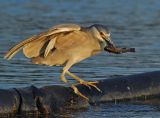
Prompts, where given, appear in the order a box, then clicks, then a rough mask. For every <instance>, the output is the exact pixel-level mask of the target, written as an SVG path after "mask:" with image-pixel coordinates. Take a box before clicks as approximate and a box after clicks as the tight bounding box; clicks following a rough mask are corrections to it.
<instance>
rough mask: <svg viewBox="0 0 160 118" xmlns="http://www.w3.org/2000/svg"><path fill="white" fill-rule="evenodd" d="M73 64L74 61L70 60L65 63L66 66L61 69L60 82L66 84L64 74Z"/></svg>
mask: <svg viewBox="0 0 160 118" xmlns="http://www.w3.org/2000/svg"><path fill="white" fill-rule="evenodd" d="M73 64H74V61H73V60H72V59H71V60H69V61H68V62H67V63H66V66H65V67H64V68H63V72H62V74H61V80H62V81H63V82H65V83H67V82H68V81H67V79H66V77H65V74H66V72H67V71H68V70H69V68H71V66H72V65H73Z"/></svg>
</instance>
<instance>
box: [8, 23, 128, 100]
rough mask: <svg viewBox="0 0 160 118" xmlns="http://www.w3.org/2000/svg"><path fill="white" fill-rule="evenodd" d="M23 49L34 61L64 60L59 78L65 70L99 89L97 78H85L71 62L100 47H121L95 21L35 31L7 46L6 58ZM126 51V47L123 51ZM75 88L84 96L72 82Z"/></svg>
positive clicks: (52, 62)
mask: <svg viewBox="0 0 160 118" xmlns="http://www.w3.org/2000/svg"><path fill="white" fill-rule="evenodd" d="M21 49H23V53H24V55H25V56H26V57H28V58H31V59H32V62H33V63H35V64H45V65H48V66H59V65H63V64H66V65H65V67H64V68H63V72H62V74H61V80H62V81H64V82H65V83H67V79H66V78H65V74H68V75H69V76H71V77H72V78H74V79H75V80H77V81H78V82H79V83H80V84H83V85H85V86H88V87H89V86H92V87H94V88H96V89H97V90H98V91H101V90H100V89H99V88H98V87H97V86H96V84H97V82H87V81H84V80H82V79H80V78H79V77H78V76H76V75H75V74H73V73H71V72H70V71H69V69H70V68H71V66H73V65H74V64H76V63H78V62H80V61H82V60H84V59H87V58H88V57H91V56H93V55H96V54H98V53H100V52H102V51H103V50H107V51H109V52H113V53H121V52H123V50H121V49H120V48H115V46H114V44H113V42H112V41H111V38H110V31H109V29H108V28H107V27H106V26H103V25H100V24H94V25H92V26H89V27H81V26H79V25H77V24H61V25H57V26H55V27H53V28H51V29H49V30H48V31H47V32H44V33H40V34H39V35H34V36H32V37H30V38H28V39H26V40H24V41H22V42H20V43H19V44H17V45H16V46H15V47H13V48H12V49H10V51H9V52H8V53H7V54H6V55H5V58H6V59H8V60H9V59H11V58H12V57H13V56H14V55H15V54H16V53H17V52H18V51H20V50H21ZM124 52H125V51H124ZM71 87H72V88H73V90H74V92H75V93H76V94H78V95H80V96H82V97H83V98H86V99H88V98H87V97H86V96H84V95H83V94H81V93H80V92H79V91H78V89H77V87H76V86H75V85H74V84H72V85H71Z"/></svg>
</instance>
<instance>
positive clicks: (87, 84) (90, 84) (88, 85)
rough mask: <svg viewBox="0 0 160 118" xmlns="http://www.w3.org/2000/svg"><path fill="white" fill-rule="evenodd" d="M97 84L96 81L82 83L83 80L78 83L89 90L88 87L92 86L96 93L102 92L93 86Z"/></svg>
mask: <svg viewBox="0 0 160 118" xmlns="http://www.w3.org/2000/svg"><path fill="white" fill-rule="evenodd" d="M97 83H98V81H95V82H86V81H83V80H81V81H80V84H83V85H85V86H87V87H89V88H91V87H90V86H92V87H94V88H95V89H97V91H99V92H102V91H101V90H100V89H99V88H98V87H97V86H96V85H95V84H97Z"/></svg>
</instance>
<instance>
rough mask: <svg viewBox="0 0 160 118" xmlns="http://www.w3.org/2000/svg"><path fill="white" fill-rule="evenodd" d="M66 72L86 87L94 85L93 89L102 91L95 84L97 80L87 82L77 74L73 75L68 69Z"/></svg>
mask: <svg viewBox="0 0 160 118" xmlns="http://www.w3.org/2000/svg"><path fill="white" fill-rule="evenodd" d="M66 73H67V74H68V75H69V76H71V77H73V78H74V79H75V80H77V81H78V82H79V83H80V84H83V85H85V86H87V87H89V88H90V86H92V87H94V88H95V89H97V90H98V91H99V92H102V91H101V90H100V89H99V88H98V87H97V86H96V84H97V83H98V82H97V81H96V82H87V81H84V80H82V79H81V78H79V77H78V76H76V75H74V74H73V73H71V72H69V71H66Z"/></svg>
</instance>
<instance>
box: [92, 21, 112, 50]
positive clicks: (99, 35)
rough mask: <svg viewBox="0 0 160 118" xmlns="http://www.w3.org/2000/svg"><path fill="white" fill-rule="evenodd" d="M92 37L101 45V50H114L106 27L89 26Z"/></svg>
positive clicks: (98, 25)
mask: <svg viewBox="0 0 160 118" xmlns="http://www.w3.org/2000/svg"><path fill="white" fill-rule="evenodd" d="M90 30H91V32H92V35H93V36H94V37H95V38H96V39H98V40H99V42H100V43H101V44H102V48H106V47H107V48H114V47H115V46H114V44H113V42H112V40H111V33H110V31H109V29H108V27H106V26H104V25H100V24H94V25H92V26H90Z"/></svg>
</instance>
